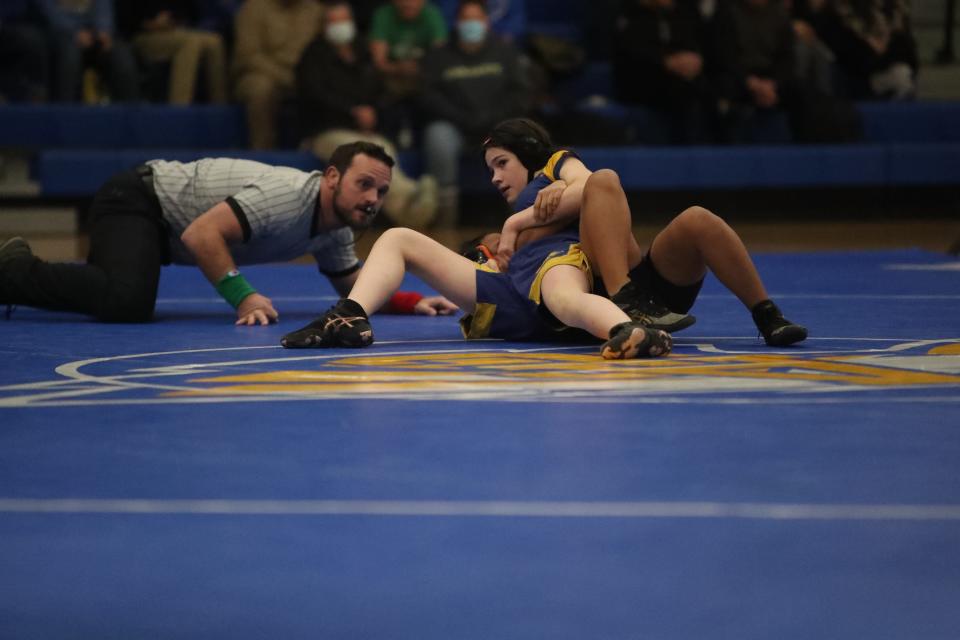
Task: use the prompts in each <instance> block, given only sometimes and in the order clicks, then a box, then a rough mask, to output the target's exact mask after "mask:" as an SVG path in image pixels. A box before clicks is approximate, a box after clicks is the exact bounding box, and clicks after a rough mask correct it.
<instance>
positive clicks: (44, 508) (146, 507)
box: [0, 498, 960, 521]
mask: <svg viewBox="0 0 960 640" xmlns="http://www.w3.org/2000/svg"><path fill="white" fill-rule="evenodd" d="M0 513H7V514H10V513H48V514H70V513H74V514H75V513H90V514H170V515H250V516H261V515H289V516H354V515H363V516H410V517H423V516H434V517H508V518H645V519H664V518H701V519H704V518H711V519H719V518H742V519H755V520H927V521H929V520H960V505H958V504H917V505H912V504H784V503H752V502H525V501H457V500H453V501H445V500H104V499H72V498H67V499H17V498H6V499H2V498H0Z"/></svg>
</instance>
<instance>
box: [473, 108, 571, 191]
mask: <svg viewBox="0 0 960 640" xmlns="http://www.w3.org/2000/svg"><path fill="white" fill-rule="evenodd" d="M480 146H481V149H480V153H481V154H485V153H486V151H487V149H489V148H490V147H500V148H501V149H506V150H507V151H511V152H513V153H514V155H516V156H517V159H518V160H520V164H522V165H523V166H524V167H526V169H527V180H528V181H530V180H533V176H534V174H535V173H536V172H537V171H540V169H542V168H543V167H544V165H546V164H547V160H549V159H550V156H552V155H553V153H554V152H555V151H556V148H555V147H554V145H553V140H551V139H550V134H549V133H547V130H546V129H544V128H543V127H542V126H540V125H539V124H537V123H536V122H534V121H533V120H531V119H529V118H511V119H510V120H504V121H502V122H500V123H498V124H497V125H495V126H494V127H493V129H491V130H490V133H489V134H487V138H486V139H485V140H484V141H483V144H482V145H480Z"/></svg>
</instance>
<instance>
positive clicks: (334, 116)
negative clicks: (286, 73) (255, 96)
mask: <svg viewBox="0 0 960 640" xmlns="http://www.w3.org/2000/svg"><path fill="white" fill-rule="evenodd" d="M323 25H324V26H323V33H322V34H321V35H320V36H318V37H317V38H316V39H315V40H314V41H313V42H311V43H310V45H309V46H308V47H307V49H306V51H304V53H303V57H302V58H301V59H300V62H299V63H298V64H297V68H296V77H297V99H298V101H299V106H300V123H301V126H302V127H303V134H304V136H305V138H307V139H306V140H305V142H306V144H307V146H309V148H310V149H312V150H313V152H314V153H315V154H316V155H317V156H318V157H320V158H324V159H326V158H329V157H330V156H331V154H332V153H333V151H334V149H336V148H337V147H339V146H340V145H341V144H346V143H347V142H350V141H352V140H366V141H368V142H374V143H376V144H378V145H380V146H382V147H384V149H386V151H387V153H388V154H389V155H390V156H392V157H394V158H396V157H397V153H396V149H395V148H394V145H393V144H392V143H391V142H390V141H389V140H388V139H387V138H386V137H385V136H384V135H383V134H382V133H381V132H382V131H384V130H389V129H385V126H384V119H385V115H387V114H388V113H389V110H384V108H383V107H384V106H385V89H384V87H383V81H382V79H381V77H380V74H379V73H378V72H377V70H376V68H374V66H373V63H372V62H371V60H370V53H369V49H368V48H367V43H366V42H365V41H363V40H362V39H361V38H359V37H357V28H356V23H355V22H354V20H353V12H352V11H351V8H350V3H349V2H347V0H329V1H328V2H326V4H325V6H324V13H323ZM436 209H437V183H436V180H434V179H433V177H432V176H429V175H425V176H423V177H422V178H421V179H420V183H419V184H417V183H416V182H414V181H413V180H411V179H410V178H409V177H408V176H406V175H405V174H404V173H403V172H402V171H401V170H400V168H399V167H394V169H393V181H392V183H391V186H390V191H389V192H388V193H387V197H386V200H384V204H383V210H384V213H386V214H387V216H389V217H390V219H391V220H393V221H394V222H395V223H397V224H399V225H403V226H408V227H425V226H426V225H428V224H429V223H430V222H432V221H433V218H434V216H435V215H436Z"/></svg>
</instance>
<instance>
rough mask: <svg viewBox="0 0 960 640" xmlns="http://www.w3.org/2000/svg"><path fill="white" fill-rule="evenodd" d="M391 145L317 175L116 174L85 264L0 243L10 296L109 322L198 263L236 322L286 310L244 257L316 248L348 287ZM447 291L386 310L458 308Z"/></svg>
mask: <svg viewBox="0 0 960 640" xmlns="http://www.w3.org/2000/svg"><path fill="white" fill-rule="evenodd" d="M393 164H394V161H393V158H391V157H390V156H389V155H388V154H387V153H386V152H385V151H384V150H383V148H382V147H380V146H378V145H375V144H372V143H369V142H353V143H350V144H346V145H343V146H341V147H338V148H337V149H336V151H335V152H334V153H333V155H332V156H331V158H330V165H329V166H328V167H327V168H326V169H325V170H324V171H323V172H320V171H314V172H311V173H307V172H303V171H299V170H296V169H291V168H287V167H272V166H269V165H265V164H261V163H258V162H252V161H249V160H234V159H227V158H216V159H203V160H198V161H196V162H188V163H181V162H167V161H164V160H151V161H149V162H147V163H146V164H144V165H141V166H139V167H137V168H136V169H133V170H129V171H124V172H122V173H119V174H117V175H115V176H114V177H112V178H111V179H110V180H109V181H107V183H106V184H104V185H103V186H102V187H101V188H100V190H99V191H98V192H97V194H96V196H95V197H94V200H93V203H92V205H91V207H90V255H89V256H88V257H87V263H86V264H70V263H50V262H45V261H43V260H40V259H39V258H37V257H36V256H34V255H33V253H32V252H31V250H30V247H29V245H28V244H27V243H26V242H25V241H24V240H23V239H21V238H13V239H11V240H8V241H7V242H5V243H4V244H3V245H0V304H6V305H25V306H30V307H38V308H42V309H51V310H57V311H73V312H78V313H84V314H88V315H91V316H95V317H96V318H98V319H100V320H103V321H107V322H146V321H149V320H150V319H151V318H152V317H153V310H154V306H155V303H156V297H157V286H158V284H159V281H160V267H161V266H162V265H166V264H171V263H172V264H182V265H195V266H197V267H199V268H200V270H201V271H203V274H204V275H205V276H206V277H207V279H208V280H209V281H210V283H211V284H212V285H213V286H214V287H215V288H216V290H217V292H218V293H219V294H220V295H221V296H222V297H223V298H224V300H226V301H227V302H228V303H229V304H230V305H231V306H233V307H234V309H235V310H236V318H237V320H236V323H237V324H242V325H254V324H260V325H266V324H269V323H271V322H276V321H277V319H278V317H279V315H278V313H277V310H276V309H275V308H274V306H273V303H272V302H271V301H270V299H269V298H267V297H266V296H264V295H263V294H261V293H259V292H258V291H257V290H256V289H255V288H254V286H253V284H251V283H250V282H248V281H247V280H246V279H245V278H244V276H243V274H242V273H240V271H239V269H238V267H241V266H243V265H248V264H261V263H267V262H285V261H289V260H293V259H295V258H298V257H300V256H302V255H303V254H305V253H310V254H312V255H313V256H314V258H315V259H316V261H317V267H318V268H319V270H320V273H322V274H323V275H325V276H326V277H327V278H328V279H329V280H330V282H331V283H332V284H333V286H334V288H335V289H336V290H337V292H338V293H339V294H340V295H341V296H346V295H347V294H348V293H349V292H350V289H351V287H352V286H353V282H354V281H355V280H356V278H357V273H358V271H359V269H360V261H359V259H358V258H357V255H356V253H355V252H354V244H353V240H354V235H353V232H354V230H360V229H365V228H367V227H368V226H370V224H371V222H372V221H373V218H374V216H375V215H376V214H377V212H378V211H379V210H380V207H381V206H382V205H383V199H384V196H385V195H386V193H387V190H388V189H389V188H390V178H391V169H392V167H393ZM455 309H456V307H455V306H454V305H453V304H451V303H450V302H449V301H448V300H446V299H445V298H441V297H430V298H423V297H422V296H419V294H414V293H406V294H405V293H399V294H397V295H395V296H394V298H392V299H391V302H390V305H388V310H390V311H394V312H401V313H403V312H407V313H411V312H415V313H422V314H425V315H435V314H438V313H441V314H447V313H452V312H453V311H454V310H455Z"/></svg>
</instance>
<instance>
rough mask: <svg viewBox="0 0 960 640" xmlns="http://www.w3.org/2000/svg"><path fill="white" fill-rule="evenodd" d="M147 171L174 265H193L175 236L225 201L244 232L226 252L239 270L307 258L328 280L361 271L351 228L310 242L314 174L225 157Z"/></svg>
mask: <svg viewBox="0 0 960 640" xmlns="http://www.w3.org/2000/svg"><path fill="white" fill-rule="evenodd" d="M147 164H149V165H150V167H151V168H152V169H153V185H154V189H155V190H156V192H157V198H158V199H159V200H160V208H161V209H162V210H163V217H164V219H165V220H166V221H167V223H168V224H169V225H170V234H171V238H170V248H171V251H170V253H171V259H172V261H173V262H174V263H175V264H196V261H195V260H194V258H193V256H192V255H191V253H190V252H189V251H188V250H187V248H186V247H185V246H184V244H183V242H181V241H180V235H181V234H182V233H183V231H184V230H185V229H186V228H187V226H189V225H190V223H191V222H193V221H194V220H195V219H196V218H197V217H199V216H200V215H201V214H203V213H204V212H206V211H208V210H209V209H210V208H211V207H213V206H214V205H216V204H219V203H221V202H226V203H227V204H229V205H230V207H231V208H232V209H233V212H234V213H235V214H236V216H237V219H238V220H239V221H240V226H241V227H242V228H243V243H242V244H239V245H233V246H231V247H230V253H231V255H232V256H233V259H234V261H235V262H236V263H237V264H238V265H245V264H260V263H264V262H285V261H288V260H293V259H296V258H299V257H300V256H302V255H304V254H305V253H310V254H313V256H314V258H316V260H317V266H318V267H319V269H320V271H321V272H322V273H324V274H326V275H329V276H341V275H346V274H348V273H350V272H352V271H354V270H355V269H357V268H359V264H360V263H359V260H358V259H357V255H356V253H355V252H354V246H353V231H352V230H351V229H350V228H349V227H343V228H341V229H334V230H332V231H325V232H322V233H318V234H317V235H313V236H311V235H310V234H311V231H312V229H313V221H314V216H315V215H316V208H317V195H318V193H319V191H320V179H321V176H322V174H321V172H319V171H314V172H311V173H306V172H304V171H299V170H297V169H291V168H289V167H273V166H270V165H266V164H262V163H260V162H254V161H252V160H234V159H230V158H206V159H203V160H197V161H196V162H169V161H166V160H150V161H149V162H148V163H147Z"/></svg>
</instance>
